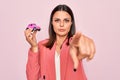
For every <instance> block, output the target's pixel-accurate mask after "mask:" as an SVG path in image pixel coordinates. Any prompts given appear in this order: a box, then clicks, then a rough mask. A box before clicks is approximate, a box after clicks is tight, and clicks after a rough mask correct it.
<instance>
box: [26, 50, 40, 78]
mask: <svg viewBox="0 0 120 80" xmlns="http://www.w3.org/2000/svg"><path fill="white" fill-rule="evenodd" d="M26 75H27V80H39V77H40V64H39V52H37V53H33V52H32V51H31V49H29V52H28V61H27V65H26Z"/></svg>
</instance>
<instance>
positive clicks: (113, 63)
mask: <svg viewBox="0 0 120 80" xmlns="http://www.w3.org/2000/svg"><path fill="white" fill-rule="evenodd" d="M63 3H64V4H67V5H69V6H70V7H71V9H72V10H73V12H74V15H75V20H76V26H77V31H81V32H82V33H83V34H85V35H87V36H89V37H91V38H92V39H94V41H95V44H96V51H97V52H96V55H95V57H94V59H93V60H92V61H90V62H86V61H85V60H84V68H85V72H86V75H87V77H88V80H120V0H0V80H26V73H25V70H26V61H27V51H28V48H29V45H28V43H27V42H26V41H25V37H24V29H25V28H26V26H27V25H28V24H29V23H33V22H34V23H37V24H38V25H40V26H41V27H42V30H41V32H39V33H38V35H37V38H38V40H42V39H44V38H47V37H48V32H47V30H48V22H49V17H50V13H51V11H52V9H53V8H54V7H55V6H56V5H58V4H63Z"/></svg>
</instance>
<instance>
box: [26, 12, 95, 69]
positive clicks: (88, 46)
mask: <svg viewBox="0 0 120 80" xmlns="http://www.w3.org/2000/svg"><path fill="white" fill-rule="evenodd" d="M71 24H72V22H71V16H70V15H69V14H68V13H67V12H65V11H57V12H55V14H54V15H53V19H52V25H53V29H54V31H55V33H56V51H57V53H58V54H60V48H61V46H62V43H63V42H64V40H65V39H66V38H67V35H68V32H69V31H70V27H71ZM31 31H32V30H31V29H27V30H25V31H24V33H25V37H26V40H27V42H28V43H29V44H30V45H31V50H32V51H33V52H35V53H36V52H38V45H37V40H36V33H37V31H35V32H33V33H31ZM94 54H95V45H94V41H93V40H92V39H90V38H89V37H87V36H85V35H83V34H81V33H80V32H77V33H76V34H75V35H74V36H73V37H72V39H71V41H70V55H71V57H72V59H73V62H74V69H77V67H78V64H79V60H82V59H84V58H87V60H91V59H93V57H94Z"/></svg>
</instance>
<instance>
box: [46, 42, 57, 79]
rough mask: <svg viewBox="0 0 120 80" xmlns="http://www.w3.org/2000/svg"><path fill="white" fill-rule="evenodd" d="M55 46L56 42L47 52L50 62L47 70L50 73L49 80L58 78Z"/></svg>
mask: <svg viewBox="0 0 120 80" xmlns="http://www.w3.org/2000/svg"><path fill="white" fill-rule="evenodd" d="M55 48H56V44H55V43H54V45H53V47H52V48H51V50H50V49H48V51H47V54H48V57H47V58H48V62H49V63H48V64H49V65H47V68H48V69H47V71H48V73H49V80H56V74H55Z"/></svg>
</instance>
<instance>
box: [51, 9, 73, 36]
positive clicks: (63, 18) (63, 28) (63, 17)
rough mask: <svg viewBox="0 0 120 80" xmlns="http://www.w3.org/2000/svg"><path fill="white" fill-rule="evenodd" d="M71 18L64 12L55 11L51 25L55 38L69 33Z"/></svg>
mask: <svg viewBox="0 0 120 80" xmlns="http://www.w3.org/2000/svg"><path fill="white" fill-rule="evenodd" d="M71 24H72V21H71V16H70V15H69V14H68V13H67V12H65V11H57V12H55V14H54V15H53V19H52V25H53V29H54V31H55V33H56V36H67V35H68V32H69V31H70V27H71Z"/></svg>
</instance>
